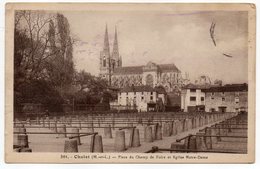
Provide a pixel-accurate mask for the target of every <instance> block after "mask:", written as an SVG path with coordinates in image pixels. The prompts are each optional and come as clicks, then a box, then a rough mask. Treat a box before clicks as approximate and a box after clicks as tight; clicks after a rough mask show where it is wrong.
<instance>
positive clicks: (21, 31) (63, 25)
mask: <svg viewBox="0 0 260 169" xmlns="http://www.w3.org/2000/svg"><path fill="white" fill-rule="evenodd" d="M73 43H74V40H73V38H72V37H71V35H70V31H69V23H68V20H67V19H66V18H65V17H64V16H63V15H62V14H55V13H45V12H42V11H17V12H16V13H15V29H14V97H15V106H17V105H19V104H20V103H22V102H35V103H36V102H38V103H43V104H45V105H52V106H50V107H53V106H54V107H55V105H57V106H61V104H62V103H63V102H64V100H66V98H64V96H65V94H64V93H66V92H65V91H71V90H69V89H70V88H71V86H72V83H73V80H74V74H75V73H74V72H75V70H74V64H73V47H72V46H73ZM39 84H41V85H40V86H41V87H39ZM31 90H33V92H31ZM25 91H26V92H25ZM47 91H51V92H47ZM53 103H54V105H53ZM55 109H56V110H57V108H55Z"/></svg>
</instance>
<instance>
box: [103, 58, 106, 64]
mask: <svg viewBox="0 0 260 169" xmlns="http://www.w3.org/2000/svg"><path fill="white" fill-rule="evenodd" d="M103 67H106V57H105V56H104V57H103Z"/></svg>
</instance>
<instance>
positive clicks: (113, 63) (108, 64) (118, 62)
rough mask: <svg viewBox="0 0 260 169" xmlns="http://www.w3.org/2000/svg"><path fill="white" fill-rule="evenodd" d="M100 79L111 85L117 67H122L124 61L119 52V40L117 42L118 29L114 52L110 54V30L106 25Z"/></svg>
mask: <svg viewBox="0 0 260 169" xmlns="http://www.w3.org/2000/svg"><path fill="white" fill-rule="evenodd" d="M99 60H100V64H99V70H100V74H99V75H100V77H101V78H104V79H106V80H107V81H108V82H109V85H111V76H112V74H113V71H114V69H115V68H117V67H122V59H121V56H120V55H119V50H118V40H117V28H115V38H114V44H113V51H112V53H111V54H110V46H109V38H108V29H107V25H106V30H105V37H104V46H103V50H102V51H101V52H100V59H99Z"/></svg>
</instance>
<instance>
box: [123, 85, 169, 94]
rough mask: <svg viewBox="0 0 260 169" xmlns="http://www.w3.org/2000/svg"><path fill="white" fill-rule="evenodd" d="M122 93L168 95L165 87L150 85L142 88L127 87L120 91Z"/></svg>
mask: <svg viewBox="0 0 260 169" xmlns="http://www.w3.org/2000/svg"><path fill="white" fill-rule="evenodd" d="M120 92H157V93H160V94H161V93H162V94H164V93H166V91H165V89H164V88H163V87H160V86H158V87H155V88H153V87H151V86H148V85H142V86H126V87H124V88H122V89H121V90H120Z"/></svg>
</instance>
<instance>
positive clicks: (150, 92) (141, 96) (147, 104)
mask: <svg viewBox="0 0 260 169" xmlns="http://www.w3.org/2000/svg"><path fill="white" fill-rule="evenodd" d="M117 98H118V100H117V101H118V106H119V107H120V106H121V107H126V108H128V109H132V108H135V109H137V110H138V111H155V110H156V108H158V105H165V104H166V102H167V99H166V92H165V90H164V89H163V88H159V87H155V88H153V87H151V86H147V85H144V86H131V87H129V86H128V87H125V88H123V89H121V90H120V92H118V97H117Z"/></svg>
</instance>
